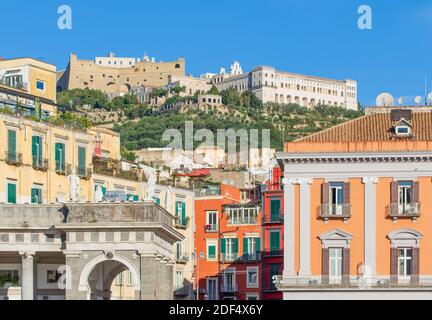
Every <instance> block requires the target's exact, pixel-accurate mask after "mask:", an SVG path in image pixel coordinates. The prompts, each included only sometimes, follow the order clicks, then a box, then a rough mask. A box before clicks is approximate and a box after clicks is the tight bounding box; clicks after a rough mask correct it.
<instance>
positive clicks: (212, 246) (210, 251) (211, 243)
mask: <svg viewBox="0 0 432 320" xmlns="http://www.w3.org/2000/svg"><path fill="white" fill-rule="evenodd" d="M216 246H217V241H216V240H207V260H216Z"/></svg>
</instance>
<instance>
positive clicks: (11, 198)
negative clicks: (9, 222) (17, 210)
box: [7, 183, 16, 203]
mask: <svg viewBox="0 0 432 320" xmlns="http://www.w3.org/2000/svg"><path fill="white" fill-rule="evenodd" d="M7 202H8V203H16V184H15V183H8V184H7Z"/></svg>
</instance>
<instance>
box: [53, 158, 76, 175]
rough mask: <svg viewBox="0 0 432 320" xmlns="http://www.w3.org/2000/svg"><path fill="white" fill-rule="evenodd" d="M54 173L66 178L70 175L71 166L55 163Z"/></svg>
mask: <svg viewBox="0 0 432 320" xmlns="http://www.w3.org/2000/svg"><path fill="white" fill-rule="evenodd" d="M55 171H56V173H57V174H61V175H65V176H68V175H70V174H71V173H72V166H71V165H70V164H67V163H62V162H59V161H56V166H55Z"/></svg>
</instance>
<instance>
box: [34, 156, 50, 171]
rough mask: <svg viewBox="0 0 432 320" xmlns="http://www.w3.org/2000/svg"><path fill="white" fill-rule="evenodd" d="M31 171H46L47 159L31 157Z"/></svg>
mask: <svg viewBox="0 0 432 320" xmlns="http://www.w3.org/2000/svg"><path fill="white" fill-rule="evenodd" d="M32 166H33V169H35V170H40V171H48V159H42V158H39V157H33V163H32Z"/></svg>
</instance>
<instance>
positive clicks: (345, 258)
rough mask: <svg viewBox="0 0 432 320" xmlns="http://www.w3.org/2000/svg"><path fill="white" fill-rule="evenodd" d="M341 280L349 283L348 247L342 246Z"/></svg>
mask: <svg viewBox="0 0 432 320" xmlns="http://www.w3.org/2000/svg"><path fill="white" fill-rule="evenodd" d="M342 259H343V262H342V282H343V283H344V284H349V278H350V249H349V248H344V249H343V253H342Z"/></svg>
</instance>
